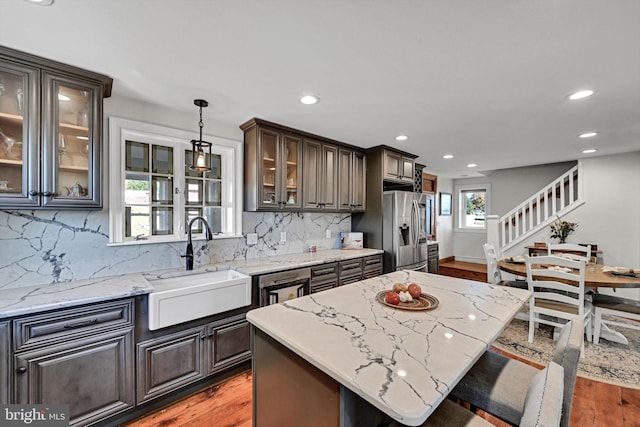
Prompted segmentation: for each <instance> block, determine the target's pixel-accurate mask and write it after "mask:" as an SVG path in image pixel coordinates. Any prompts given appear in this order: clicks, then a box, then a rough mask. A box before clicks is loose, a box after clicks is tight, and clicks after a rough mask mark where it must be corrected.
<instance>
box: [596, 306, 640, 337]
mask: <svg viewBox="0 0 640 427" xmlns="http://www.w3.org/2000/svg"><path fill="white" fill-rule="evenodd" d="M591 300H592V304H593V310H594V313H593V314H594V316H593V318H594V320H593V342H594V343H595V344H598V343H599V342H600V331H601V330H602V325H603V324H606V325H616V326H619V327H623V328H629V329H635V330H636V331H637V330H640V325H638V324H632V323H623V322H620V321H618V320H613V319H611V318H605V319H603V318H602V315H603V314H606V315H609V316H616V317H618V318H624V319H632V320H636V321H640V301H637V300H632V299H629V298H621V297H616V296H613V295H605V294H594V295H593V296H592V297H591Z"/></svg>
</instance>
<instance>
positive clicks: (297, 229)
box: [0, 210, 351, 290]
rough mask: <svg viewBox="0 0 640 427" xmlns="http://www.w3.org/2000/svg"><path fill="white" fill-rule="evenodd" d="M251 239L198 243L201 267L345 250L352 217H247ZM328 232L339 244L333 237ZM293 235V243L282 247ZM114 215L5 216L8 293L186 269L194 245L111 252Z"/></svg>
mask: <svg viewBox="0 0 640 427" xmlns="http://www.w3.org/2000/svg"><path fill="white" fill-rule="evenodd" d="M242 230H243V234H245V235H246V233H256V234H257V235H258V242H257V244H255V245H251V246H248V245H247V244H246V239H245V237H242V238H228V239H215V240H213V241H211V242H205V241H202V240H198V241H194V253H195V259H194V264H195V266H196V267H197V266H198V265H201V264H208V263H216V262H224V261H231V260H241V259H252V258H260V257H265V256H273V255H284V254H291V253H300V252H305V251H306V250H307V248H308V247H309V245H316V247H317V248H318V249H331V248H339V233H340V232H341V231H351V215H350V214H336V213H332V214H327V213H307V212H305V213H274V212H264V213H256V212H243V214H242ZM327 230H331V237H329V238H327V237H326V235H327ZM281 232H286V233H287V234H286V242H285V243H282V242H280V234H281ZM108 233H109V215H108V212H107V211H97V212H93V211H91V212H88V211H45V210H43V211H23V210H21V211H0V290H1V289H9V288H18V287H24V286H32V285H40V284H49V283H57V282H64V281H70V280H79V279H87V278H91V277H100V276H110V275H116V274H124V273H135V272H142V271H153V270H159V269H166V268H179V267H183V266H184V258H181V257H180V255H181V254H184V252H185V248H186V243H185V242H178V243H157V244H142V245H128V246H107V242H108V241H109V235H108Z"/></svg>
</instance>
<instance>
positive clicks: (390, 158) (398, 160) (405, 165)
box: [383, 150, 415, 184]
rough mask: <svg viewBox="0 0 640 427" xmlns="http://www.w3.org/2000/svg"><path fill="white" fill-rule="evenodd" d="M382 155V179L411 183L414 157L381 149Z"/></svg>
mask: <svg viewBox="0 0 640 427" xmlns="http://www.w3.org/2000/svg"><path fill="white" fill-rule="evenodd" d="M383 155H384V162H383V165H384V166H383V167H384V179H386V180H389V181H397V182H402V183H411V184H413V182H414V174H413V168H414V160H413V159H414V158H415V157H411V156H408V155H405V154H402V153H399V152H396V151H391V150H383Z"/></svg>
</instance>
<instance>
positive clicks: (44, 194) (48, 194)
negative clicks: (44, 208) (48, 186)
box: [42, 191, 53, 197]
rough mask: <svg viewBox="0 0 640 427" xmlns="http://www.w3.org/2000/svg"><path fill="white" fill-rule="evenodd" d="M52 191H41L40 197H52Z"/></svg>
mask: <svg viewBox="0 0 640 427" xmlns="http://www.w3.org/2000/svg"><path fill="white" fill-rule="evenodd" d="M52 196H53V193H52V192H51V191H45V192H43V193H42V197H52Z"/></svg>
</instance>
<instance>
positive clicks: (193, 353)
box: [136, 328, 204, 404]
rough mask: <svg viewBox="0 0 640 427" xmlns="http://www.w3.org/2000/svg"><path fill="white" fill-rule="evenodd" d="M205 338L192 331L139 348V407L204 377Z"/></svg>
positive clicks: (156, 340)
mask: <svg viewBox="0 0 640 427" xmlns="http://www.w3.org/2000/svg"><path fill="white" fill-rule="evenodd" d="M203 337H204V335H203V329H202V328H193V329H189V330H187V331H183V332H179V333H177V334H172V335H168V336H165V337H162V338H157V339H152V340H148V341H145V342H143V343H140V344H138V346H137V353H138V373H137V379H138V385H137V393H136V394H137V397H136V400H137V402H138V404H140V403H142V402H146V401H148V400H151V399H153V398H156V397H158V396H161V395H163V394H166V393H169V392H171V391H173V390H176V389H177V388H179V387H182V386H183V385H186V384H189V383H191V382H194V381H197V380H199V379H201V378H203V377H204V375H203V365H202V354H203V353H202V352H203V346H202V338H203Z"/></svg>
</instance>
